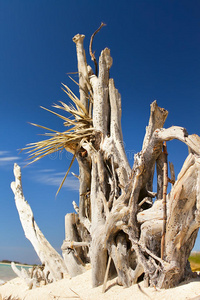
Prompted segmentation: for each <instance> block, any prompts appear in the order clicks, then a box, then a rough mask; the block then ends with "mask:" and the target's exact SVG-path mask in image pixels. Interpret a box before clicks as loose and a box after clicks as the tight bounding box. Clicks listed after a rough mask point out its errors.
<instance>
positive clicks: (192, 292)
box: [0, 270, 200, 300]
mask: <svg viewBox="0 0 200 300" xmlns="http://www.w3.org/2000/svg"><path fill="white" fill-rule="evenodd" d="M0 295H1V296H2V299H7V298H8V297H9V296H12V298H14V297H15V298H19V299H24V300H51V299H55V300H58V299H59V300H64V299H83V300H86V299H88V300H89V299H90V300H96V299H98V300H99V299H109V300H117V299H120V300H123V299H136V300H147V299H152V300H157V299H163V300H164V299H166V300H171V299H172V300H173V299H175V300H179V299H180V300H184V299H195V300H197V299H198V300H200V278H199V277H198V278H195V279H192V280H190V281H187V282H184V283H182V284H181V285H179V286H178V287H176V288H172V289H168V290H163V289H162V290H159V289H155V288H144V285H143V282H141V283H140V284H139V285H138V284H135V285H133V286H131V287H130V288H123V287H121V286H118V285H117V284H116V279H112V280H110V281H108V282H107V290H106V292H105V293H104V294H102V286H100V287H97V288H92V286H91V270H88V271H87V272H86V273H84V274H82V275H79V276H77V277H74V278H72V279H69V278H68V279H62V280H60V281H57V282H55V283H52V284H49V285H46V286H42V287H40V288H35V289H33V290H28V288H27V286H26V284H25V283H24V282H23V281H22V280H21V279H19V278H16V279H13V280H11V281H9V282H7V283H6V284H4V285H2V286H0ZM0 299H1V297H0Z"/></svg>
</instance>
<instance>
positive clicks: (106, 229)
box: [77, 39, 199, 287]
mask: <svg viewBox="0 0 200 300" xmlns="http://www.w3.org/2000/svg"><path fill="white" fill-rule="evenodd" d="M79 44H81V48H82V49H83V39H79ZM79 46H80V45H79ZM81 53H83V51H81ZM77 57H78V66H79V67H78V69H79V74H80V65H81V63H82V68H83V69H84V70H86V64H87V62H86V60H85V59H84V60H83V59H81V57H80V53H79V52H78V51H77ZM111 66H112V58H111V57H110V50H109V49H107V48H106V49H105V50H103V51H102V52H101V55H100V58H99V74H98V75H94V73H93V72H92V71H91V67H89V66H87V69H88V74H87V75H85V77H84V78H87V79H85V80H86V81H85V83H84V84H83V83H81V86H82V90H84V92H85V94H87V93H88V91H89V90H90V93H91V95H92V100H93V111H92V119H93V127H94V132H95V135H96V138H95V139H94V138H93V140H90V139H87V141H86V140H84V142H83V143H82V144H81V146H82V148H84V149H85V150H86V151H87V162H89V168H88V172H90V176H87V178H90V179H89V180H86V182H87V189H86V188H85V192H87V193H89V197H88V201H90V207H91V216H90V217H89V218H88V221H89V222H90V227H89V228H90V235H91V239H92V241H91V244H90V254H91V256H90V257H91V264H92V282H93V286H97V285H99V284H101V283H103V280H104V276H105V272H106V266H107V255H108V254H109V256H111V257H112V260H113V262H114V265H115V268H116V271H117V275H118V282H119V283H120V284H122V285H124V286H130V285H131V284H132V283H135V282H136V281H137V278H138V277H139V276H140V275H141V274H142V273H143V272H144V273H145V278H148V280H149V284H150V285H154V284H156V285H158V286H160V287H169V286H172V285H176V284H177V283H178V282H180V281H181V280H182V279H183V278H184V276H185V275H186V273H187V272H186V269H187V259H188V256H189V254H190V251H191V249H192V247H193V244H194V241H195V238H196V234H197V231H198V227H199V220H198V209H197V208H195V205H197V201H198V196H197V195H198V193H199V191H198V189H199V188H198V180H199V175H198V174H199V173H198V163H197V162H196V160H198V157H199V148H198V147H199V138H198V137H195V136H188V134H187V132H186V130H185V129H184V128H180V127H171V128H169V129H163V128H162V127H163V125H164V122H165V120H166V117H167V114H168V112H167V111H166V110H165V109H162V108H159V107H158V106H157V103H156V101H154V102H153V103H152V105H151V113H150V119H149V125H148V126H147V128H146V135H145V137H144V142H143V147H142V150H141V152H139V153H138V154H136V155H135V162H134V165H133V168H132V169H131V168H130V166H129V163H128V160H127V157H126V153H125V151H124V147H123V138H122V130H121V97H120V94H119V93H118V91H117V90H116V88H115V86H114V81H113V79H110V78H109V69H110V68H111ZM81 73H83V71H82V72H81ZM81 80H82V77H81V79H80V82H81ZM80 82H79V83H80ZM88 84H89V85H88ZM88 86H89V87H88ZM86 87H87V88H86ZM174 138H175V139H179V140H181V141H182V142H184V143H186V144H187V145H188V146H189V148H190V152H191V156H192V157H193V160H195V163H194V165H193V170H192V172H193V173H190V172H189V171H188V172H186V173H184V183H180V179H179V178H180V175H179V178H178V180H177V182H176V183H175V185H174V186H173V188H172V191H171V193H170V194H169V195H168V197H167V211H166V213H167V215H166V226H164V228H165V227H166V232H164V235H165V243H164V244H163V245H164V247H163V259H161V258H160V255H161V237H162V235H163V233H162V228H163V206H162V200H161V199H162V197H163V180H164V176H163V166H164V163H165V159H164V155H163V153H162V147H163V142H164V141H168V140H171V139H174ZM186 162H187V161H186ZM81 163H83V159H82V161H81V162H80V161H79V167H81ZM155 166H156V167H157V192H156V193H155V192H153V191H152V185H153V177H154V169H155ZM184 168H185V165H184ZM170 169H171V170H172V173H173V167H172V165H171V168H170ZM182 172H183V171H182ZM80 173H81V170H80ZM191 174H193V176H191ZM172 175H173V181H174V173H173V174H172ZM189 178H190V179H189ZM167 180H168V179H167ZM182 181H183V179H182ZM182 181H181V182H182ZM83 184H84V176H80V185H81V186H82V185H83ZM182 185H183V186H184V188H183V191H182V192H181V193H182V194H180V195H179V196H180V197H181V198H180V197H178V198H177V191H178V190H179V189H180V188H181V186H182ZM191 186H193V188H191ZM80 192H81V190H80ZM81 193H82V192H81ZM156 195H157V199H158V200H156V201H155V202H154V203H153V201H152V200H151V199H152V198H154V197H155V196H156ZM174 195H176V196H174ZM81 197H82V196H81V195H80V207H81V212H79V217H80V221H81V220H83V221H84V222H85V220H84V218H86V219H87V216H86V214H85V213H84V211H85V210H86V207H84V204H83V201H82V198H81ZM174 197H175V199H176V200H174ZM183 199H184V201H183ZM195 199H196V200H195ZM183 202H184V203H183ZM197 207H198V205H197ZM83 217H84V218H83ZM84 222H83V224H84ZM188 232H189V233H188ZM172 273H173V275H172Z"/></svg>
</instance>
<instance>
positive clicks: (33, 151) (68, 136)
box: [21, 84, 94, 193]
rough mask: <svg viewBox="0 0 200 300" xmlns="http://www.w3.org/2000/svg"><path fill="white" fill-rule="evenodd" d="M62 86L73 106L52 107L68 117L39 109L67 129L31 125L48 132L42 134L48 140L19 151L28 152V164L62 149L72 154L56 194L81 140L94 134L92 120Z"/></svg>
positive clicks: (62, 103) (65, 87)
mask: <svg viewBox="0 0 200 300" xmlns="http://www.w3.org/2000/svg"><path fill="white" fill-rule="evenodd" d="M63 86H64V88H63V90H64V92H65V93H66V94H67V95H68V96H69V98H70V99H71V100H72V101H73V104H74V105H72V104H70V105H67V104H66V103H64V102H62V101H60V105H58V104H54V105H53V107H54V108H57V109H61V110H64V111H65V112H67V113H69V114H70V117H66V116H64V115H61V114H58V113H56V112H54V111H52V110H50V109H47V108H44V107H41V108H43V109H45V110H47V111H48V112H50V113H52V114H54V115H56V116H57V117H59V118H60V119H62V120H63V121H64V123H63V124H64V126H65V127H69V129H68V130H65V131H63V132H60V131H57V130H53V129H50V128H47V127H45V126H41V125H37V124H34V123H31V124H32V125H33V126H37V127H39V128H42V129H45V130H47V131H49V132H48V133H45V134H44V135H45V136H48V137H49V138H48V139H45V140H41V141H39V142H35V143H30V144H28V145H27V146H26V147H25V148H23V149H21V150H22V151H23V150H28V152H27V153H28V154H29V158H28V160H31V162H30V163H28V164H31V163H33V162H36V161H38V160H40V159H41V158H43V157H45V156H47V155H50V154H52V153H55V152H57V151H62V150H63V149H65V150H67V151H69V152H71V153H73V154H74V156H73V158H72V161H71V163H70V166H69V168H68V171H67V173H66V175H65V177H64V179H63V181H62V183H61V185H60V187H59V189H58V192H59V191H60V188H61V187H62V185H63V183H64V181H65V179H66V177H67V174H68V173H69V170H70V168H71V166H72V164H73V162H74V160H75V153H76V150H77V147H78V145H79V144H80V142H81V140H82V139H83V138H86V139H87V138H88V139H89V138H90V137H91V136H92V135H93V133H94V128H93V127H92V119H91V117H90V116H89V114H88V111H87V109H86V108H85V106H84V105H83V104H82V103H81V101H80V100H79V99H78V98H77V97H76V95H75V94H74V93H73V92H72V91H71V90H70V89H69V88H68V87H67V86H66V85H64V84H63ZM58 192H57V193H58Z"/></svg>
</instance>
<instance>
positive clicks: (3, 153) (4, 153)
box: [0, 151, 10, 156]
mask: <svg viewBox="0 0 200 300" xmlns="http://www.w3.org/2000/svg"><path fill="white" fill-rule="evenodd" d="M9 153H10V152H9V151H0V156H3V155H8V154H9Z"/></svg>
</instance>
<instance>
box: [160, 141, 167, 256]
mask: <svg viewBox="0 0 200 300" xmlns="http://www.w3.org/2000/svg"><path fill="white" fill-rule="evenodd" d="M163 153H164V154H165V159H164V166H163V232H162V238H161V259H163V257H164V248H165V234H166V225H167V203H166V196H167V186H168V182H169V179H168V166H167V155H168V153H167V145H166V142H164V143H163Z"/></svg>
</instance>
